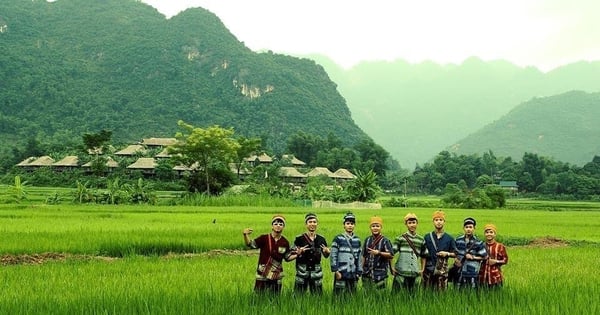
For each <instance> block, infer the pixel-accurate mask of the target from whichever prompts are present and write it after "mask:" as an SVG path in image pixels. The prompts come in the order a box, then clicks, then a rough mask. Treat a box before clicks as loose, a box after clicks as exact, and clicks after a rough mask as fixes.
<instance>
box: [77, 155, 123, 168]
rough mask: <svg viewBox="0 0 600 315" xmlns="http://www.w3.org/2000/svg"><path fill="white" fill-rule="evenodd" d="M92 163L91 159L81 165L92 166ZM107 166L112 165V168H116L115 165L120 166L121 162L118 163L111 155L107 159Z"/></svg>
mask: <svg viewBox="0 0 600 315" xmlns="http://www.w3.org/2000/svg"><path fill="white" fill-rule="evenodd" d="M92 163H93V161H89V162H87V163H85V164H83V165H81V167H92ZM105 165H106V167H110V168H115V167H119V163H117V161H115V160H113V159H112V158H111V157H109V158H107V159H106V164H105Z"/></svg>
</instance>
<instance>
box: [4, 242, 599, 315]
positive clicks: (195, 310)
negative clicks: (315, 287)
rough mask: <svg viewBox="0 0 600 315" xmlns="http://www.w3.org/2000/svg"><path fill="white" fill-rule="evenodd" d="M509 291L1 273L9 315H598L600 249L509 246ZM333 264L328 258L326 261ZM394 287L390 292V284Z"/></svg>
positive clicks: (249, 268) (167, 263)
mask: <svg viewBox="0 0 600 315" xmlns="http://www.w3.org/2000/svg"><path fill="white" fill-rule="evenodd" d="M509 255H510V258H511V261H510V263H509V264H508V265H507V266H505V269H504V272H505V276H506V279H507V280H506V285H505V287H504V288H503V289H502V290H499V291H493V292H487V291H486V292H472V291H465V292H459V291H456V290H454V289H453V288H452V287H450V288H449V289H448V290H447V291H446V292H436V293H434V292H429V291H421V292H418V293H417V294H415V295H414V296H411V297H409V296H406V295H404V294H398V295H393V294H391V292H389V289H388V290H386V291H384V292H381V293H379V294H374V293H373V292H365V291H363V290H362V287H360V286H359V291H358V294H357V295H355V296H353V297H352V298H349V299H345V300H340V299H339V298H338V297H335V296H333V295H332V292H331V287H332V278H331V273H326V274H325V280H324V283H325V285H324V293H323V295H322V296H316V297H315V296H302V295H301V296H296V295H294V294H293V290H292V287H293V263H287V264H285V269H286V273H287V276H286V277H285V278H284V288H283V294H282V295H281V296H279V297H270V298H268V297H260V296H257V295H255V294H254V293H253V292H252V286H253V281H254V274H253V272H254V268H255V264H256V259H257V257H256V256H245V255H219V256H210V255H198V256H191V257H171V258H163V257H139V256H134V257H129V258H126V259H116V260H87V261H66V262H54V263H47V264H43V265H26V266H7V267H3V268H1V269H0V279H2V283H3V289H4V290H3V294H2V295H0V313H3V314H72V313H79V314H98V313H107V314H232V313H234V314H237V313H244V314H267V313H272V312H275V313H278V314H315V315H316V314H373V313H376V314H431V313H435V312H436V311H440V312H443V313H459V314H597V313H598V311H599V309H598V306H597V304H596V303H594V301H595V298H596V296H597V295H598V294H599V293H600V289H599V287H598V285H597V283H598V281H600V275H599V274H598V273H594V272H590V270H589V268H587V267H588V266H590V264H592V263H593V262H594V261H595V260H596V259H597V251H593V250H590V248H586V247H581V248H579V247H577V248H569V247H564V248H522V247H515V248H509ZM326 263H327V261H326V262H325V264H326ZM388 288H389V286H388Z"/></svg>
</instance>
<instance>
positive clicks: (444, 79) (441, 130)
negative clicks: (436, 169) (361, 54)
mask: <svg viewBox="0 0 600 315" xmlns="http://www.w3.org/2000/svg"><path fill="white" fill-rule="evenodd" d="M310 57H311V58H314V59H315V60H317V61H318V62H319V63H320V64H322V65H323V67H325V69H326V70H327V73H329V75H330V76H331V78H332V79H333V80H334V81H335V82H336V83H337V84H338V85H339V90H340V92H341V93H342V95H344V97H345V98H346V100H347V103H348V107H349V108H350V111H351V112H352V116H353V117H354V119H355V121H356V123H357V124H358V126H359V127H361V128H362V129H363V130H364V131H365V132H366V133H368V134H369V135H370V136H371V137H372V138H373V139H374V140H375V141H376V142H377V143H379V144H380V145H382V146H383V147H384V148H385V149H386V150H387V151H389V152H390V154H391V156H392V157H393V158H394V159H396V160H397V161H399V162H400V164H401V165H402V167H405V168H409V169H412V168H414V166H415V164H416V163H423V162H426V161H430V160H431V159H432V157H433V156H435V154H436V153H437V152H439V151H441V150H443V149H444V148H447V149H450V146H452V145H453V144H455V143H457V142H461V143H462V141H461V139H463V138H466V137H467V136H469V135H472V134H475V133H476V132H478V131H479V130H480V129H481V128H484V127H485V126H487V125H488V124H490V123H492V122H494V121H496V120H498V119H500V118H501V117H502V116H503V115H506V114H507V113H509V112H510V111H511V110H512V109H514V108H515V107H517V106H519V105H520V104H522V103H525V102H528V101H530V100H532V99H534V98H543V97H549V96H554V95H560V94H563V93H566V92H569V91H573V90H578V91H585V92H591V93H593V92H600V61H596V62H587V61H582V62H577V63H573V64H569V65H565V66H562V67H559V68H556V69H554V70H551V71H549V72H542V71H540V70H538V69H536V68H533V67H519V66H516V65H514V64H512V63H510V62H507V61H502V60H496V61H483V60H481V59H478V58H469V59H467V60H465V61H464V62H463V63H461V64H445V65H441V64H436V63H433V62H422V63H418V64H411V63H408V62H406V61H402V60H396V61H380V62H375V61H372V62H363V63H360V64H358V65H356V66H354V67H352V68H350V69H343V68H341V67H339V66H338V65H336V64H335V63H334V62H333V61H331V60H330V59H328V58H324V57H322V56H310ZM569 97H572V99H569ZM560 101H561V102H563V103H564V106H563V107H562V108H561V109H560V110H559V111H558V112H552V111H540V112H539V113H533V112H532V113H530V114H527V116H528V117H531V116H532V115H538V116H537V117H536V122H537V123H539V126H542V124H543V123H545V122H547V125H546V127H547V128H554V127H555V126H554V125H553V121H554V118H553V117H559V116H563V115H562V114H563V112H564V110H570V111H573V112H574V113H573V114H572V115H566V116H565V118H574V117H575V116H578V115H587V113H586V111H580V112H577V111H578V110H580V109H583V108H584V104H585V105H590V104H589V102H588V101H587V100H586V99H585V98H584V97H581V96H578V94H567V95H565V96H563V97H561V98H560ZM580 101H583V102H585V103H584V104H578V102H580ZM595 106H596V107H599V106H600V105H599V104H598V103H597V102H596V105H595ZM554 108H556V107H554ZM522 110H523V111H526V110H527V107H524V108H523V109H522ZM576 122H577V121H576V120H575V121H569V120H566V119H565V120H563V121H562V123H564V124H560V125H559V127H561V126H565V128H564V129H563V130H562V131H563V132H564V133H565V135H567V137H568V138H569V139H570V142H571V143H570V145H571V148H572V149H571V150H569V152H565V150H564V147H563V146H560V145H558V146H556V145H554V146H545V147H544V150H542V151H535V152H538V153H540V154H542V155H548V156H554V157H557V158H559V157H560V158H561V159H563V160H564V161H565V162H569V163H576V164H578V165H582V164H583V163H586V162H588V161H589V160H590V159H591V158H592V156H593V155H591V156H590V155H589V153H588V150H589V148H590V147H596V148H597V146H598V142H597V141H596V142H592V140H594V139H597V138H598V137H593V136H592V135H597V134H598V133H597V132H595V130H596V129H594V127H592V126H590V125H583V124H582V125H579V128H580V129H579V130H581V131H582V134H577V135H575V134H573V135H572V136H571V135H569V134H570V130H569V129H568V127H567V126H569V125H571V124H575V123H576ZM520 127H525V126H523V125H519V126H516V127H515V128H517V129H518V128H520ZM588 128H589V129H588ZM471 140H472V139H471ZM471 140H470V142H471ZM488 140H489V139H486V141H488ZM487 143H489V142H484V141H481V142H480V143H479V144H481V146H479V147H474V148H473V150H469V151H468V152H473V151H474V152H484V151H486V150H488V149H490V147H488V146H487V145H486V144H487ZM594 144H595V145H594ZM532 150H534V149H533V148H532V147H531V146H530V145H528V143H527V142H525V141H515V143H514V144H513V146H512V147H511V150H507V151H505V150H504V148H500V147H495V148H494V152H496V153H497V154H498V155H502V156H513V157H515V152H518V156H520V155H522V154H523V153H524V152H533V151H532ZM598 152H599V151H598V150H596V153H598Z"/></svg>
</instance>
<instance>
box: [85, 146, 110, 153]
mask: <svg viewBox="0 0 600 315" xmlns="http://www.w3.org/2000/svg"><path fill="white" fill-rule="evenodd" d="M105 149H107V150H106V151H108V152H114V151H115V147H113V146H112V145H108V146H107V147H105ZM87 152H88V154H89V155H102V154H104V150H103V148H102V147H100V148H93V149H88V150H87Z"/></svg>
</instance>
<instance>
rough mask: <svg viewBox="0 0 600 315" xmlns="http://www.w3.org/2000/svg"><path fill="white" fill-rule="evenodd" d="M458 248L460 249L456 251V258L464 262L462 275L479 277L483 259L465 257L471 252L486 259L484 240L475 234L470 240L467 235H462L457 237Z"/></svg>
mask: <svg viewBox="0 0 600 315" xmlns="http://www.w3.org/2000/svg"><path fill="white" fill-rule="evenodd" d="M456 249H457V250H458V251H457V252H456V260H458V261H460V262H461V263H462V267H461V275H462V276H463V277H477V276H478V275H479V268H480V267H481V263H482V261H481V260H468V259H465V255H467V254H471V255H473V256H477V257H481V258H484V259H485V258H486V257H487V251H486V250H485V245H484V244H483V242H482V241H480V240H479V239H478V238H477V237H476V236H475V235H473V236H471V237H470V238H469V240H468V241H467V239H466V237H465V235H462V236H459V237H457V238H456Z"/></svg>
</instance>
